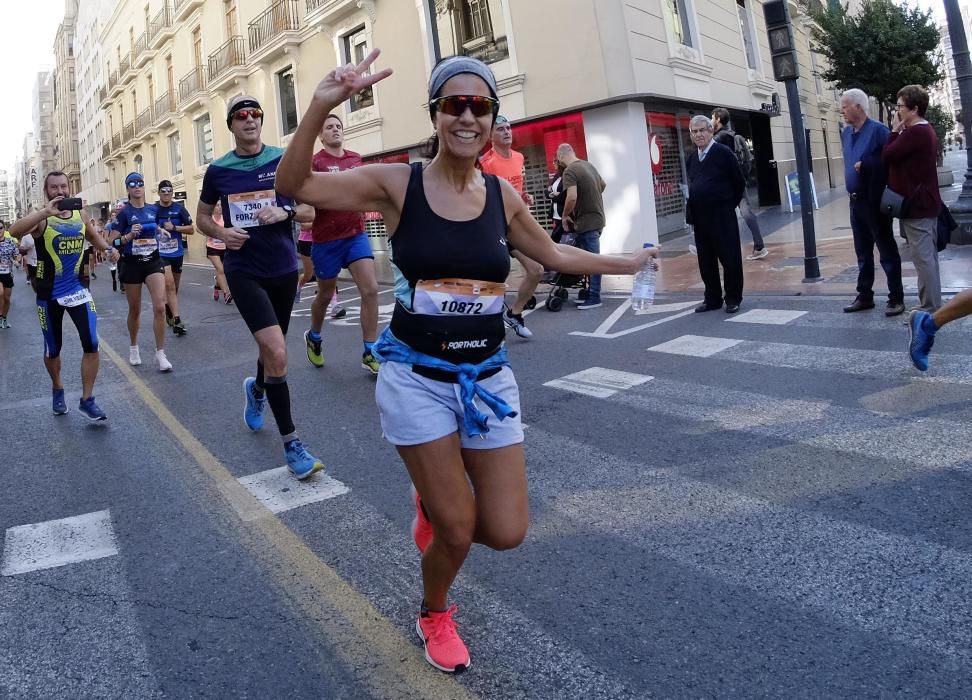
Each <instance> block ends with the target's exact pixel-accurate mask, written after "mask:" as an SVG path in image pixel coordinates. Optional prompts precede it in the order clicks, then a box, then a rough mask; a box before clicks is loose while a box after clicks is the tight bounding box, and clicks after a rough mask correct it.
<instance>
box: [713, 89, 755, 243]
mask: <svg viewBox="0 0 972 700" xmlns="http://www.w3.org/2000/svg"><path fill="white" fill-rule="evenodd" d="M712 125H713V129H714V130H715V133H714V135H713V137H712V139H713V140H714V141H715V142H716V143H721V144H722V145H723V146H725V147H726V148H728V149H729V150H731V151H732V152H733V153H735V154H736V160H737V161H738V162H739V169H740V170H741V171H742V174H743V179H744V180H746V181H747V182H748V181H749V175H750V173H752V171H753V152H752V151H751V150H750V148H749V144H748V143H746V139H745V138H744V137H743V136H741V135H739V134H737V133H736V132H734V131H733V130H732V129H731V128H730V126H729V110H727V109H726V108H725V107H716V108H715V109H713V110H712ZM739 214H740V215H741V216H742V218H743V221H745V222H746V226H748V227H749V231H750V233H752V235H753V252H752V253H751V254H750V255H748V256H747V257H746V259H747V260H759V259H760V258H765V257H766V256H767V255H769V250H767V249H766V244H765V243H764V242H763V236H762V234H761V233H760V232H759V223H758V222H757V221H756V214H755V212H753V208H752V207H751V206H750V204H749V198H748V196H747V195H746V193H745V191H743V197H742V199H741V200H740V201H739Z"/></svg>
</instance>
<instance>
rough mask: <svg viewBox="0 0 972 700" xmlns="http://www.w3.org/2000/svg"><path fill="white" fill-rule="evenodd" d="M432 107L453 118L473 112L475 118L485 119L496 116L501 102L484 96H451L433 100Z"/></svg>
mask: <svg viewBox="0 0 972 700" xmlns="http://www.w3.org/2000/svg"><path fill="white" fill-rule="evenodd" d="M431 104H432V106H433V107H434V108H435V109H436V110H437V111H439V112H442V113H443V114H448V115H449V116H451V117H460V116H462V115H463V114H465V112H466V110H467V109H468V110H469V111H471V112H472V114H473V116H474V117H485V116H486V115H488V114H496V113H497V112H498V111H499V100H494V99H493V98H492V97H483V96H482V95H449V96H448V97H437V98H436V99H434V100H432V102H431Z"/></svg>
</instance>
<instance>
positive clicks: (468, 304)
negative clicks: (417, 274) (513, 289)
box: [412, 279, 506, 316]
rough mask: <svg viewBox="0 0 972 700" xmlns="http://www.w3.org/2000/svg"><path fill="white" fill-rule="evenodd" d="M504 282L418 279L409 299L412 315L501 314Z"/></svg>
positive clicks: (504, 288) (504, 289) (504, 291)
mask: <svg viewBox="0 0 972 700" xmlns="http://www.w3.org/2000/svg"><path fill="white" fill-rule="evenodd" d="M505 294H506V285H505V284H504V283H503V282H482V281H479V280H465V279H441V280H420V281H419V283H418V284H416V285H415V293H414V295H413V297H412V312H413V313H417V314H425V315H428V316H488V315H490V314H498V313H500V312H502V311H503V299H504V296H505Z"/></svg>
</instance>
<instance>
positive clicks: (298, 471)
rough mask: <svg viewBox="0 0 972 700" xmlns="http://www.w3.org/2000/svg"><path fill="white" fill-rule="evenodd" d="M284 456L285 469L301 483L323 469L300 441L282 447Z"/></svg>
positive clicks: (292, 441) (293, 441)
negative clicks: (285, 457)
mask: <svg viewBox="0 0 972 700" xmlns="http://www.w3.org/2000/svg"><path fill="white" fill-rule="evenodd" d="M284 454H285V455H287V468H288V469H290V473H291V474H293V475H294V476H296V477H297V478H298V479H300V480H302V481H303V480H304V479H306V478H308V477H310V476H311V475H312V474H313V473H314V472H319V471H320V470H321V469H323V468H324V465H323V464H321V462H320V460H319V459H317V457H315V456H313V455H312V454H311V453H310V452H308V451H307V448H305V447H304V444H303V443H302V442H301V441H300V440H296V439H295V440H291V441H290V442H288V443H287V444H286V445H284Z"/></svg>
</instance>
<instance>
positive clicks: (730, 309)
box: [726, 304, 739, 314]
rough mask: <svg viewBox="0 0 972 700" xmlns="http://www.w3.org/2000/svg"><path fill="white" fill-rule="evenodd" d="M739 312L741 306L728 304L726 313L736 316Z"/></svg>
mask: <svg viewBox="0 0 972 700" xmlns="http://www.w3.org/2000/svg"><path fill="white" fill-rule="evenodd" d="M737 311H739V304H726V313H727V314H734V313H736V312H737Z"/></svg>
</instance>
